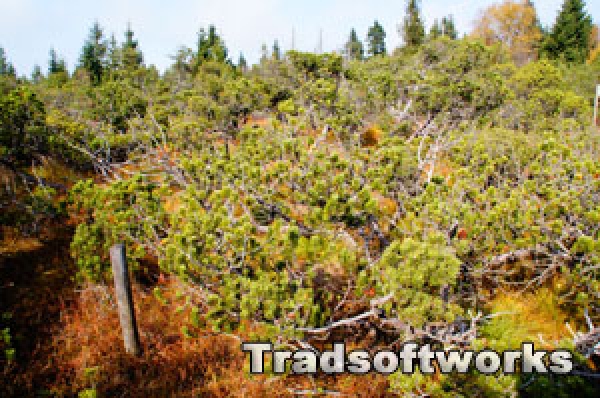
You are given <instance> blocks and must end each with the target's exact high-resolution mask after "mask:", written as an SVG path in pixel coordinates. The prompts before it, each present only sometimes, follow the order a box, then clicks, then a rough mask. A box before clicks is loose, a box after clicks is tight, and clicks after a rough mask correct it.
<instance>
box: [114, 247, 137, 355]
mask: <svg viewBox="0 0 600 398" xmlns="http://www.w3.org/2000/svg"><path fill="white" fill-rule="evenodd" d="M110 263H111V265H112V271H113V277H114V280H115V293H116V296H117V305H118V308H119V320H120V322H121V331H122V332H123V342H124V343H125V351H127V352H128V353H130V354H133V355H135V356H140V355H141V353H142V348H141V345H140V337H139V335H138V329H137V324H136V321H135V311H134V308H133V295H132V294H131V283H130V281H129V270H128V269H127V260H126V256H125V245H124V244H122V243H119V244H116V245H113V246H112V247H111V248H110Z"/></svg>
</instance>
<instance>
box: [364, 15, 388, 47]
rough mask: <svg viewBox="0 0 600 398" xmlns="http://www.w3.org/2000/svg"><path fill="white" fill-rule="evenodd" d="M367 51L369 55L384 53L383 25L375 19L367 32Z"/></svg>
mask: <svg viewBox="0 0 600 398" xmlns="http://www.w3.org/2000/svg"><path fill="white" fill-rule="evenodd" d="M367 43H368V47H369V48H368V53H369V55H371V56H374V55H385V54H386V49H385V30H383V26H381V24H380V23H379V22H378V21H377V20H376V21H375V23H374V24H373V26H371V27H370V28H369V31H368V32H367Z"/></svg>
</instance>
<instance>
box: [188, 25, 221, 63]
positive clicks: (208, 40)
mask: <svg viewBox="0 0 600 398" xmlns="http://www.w3.org/2000/svg"><path fill="white" fill-rule="evenodd" d="M196 49H197V51H196V54H195V69H196V70H197V69H198V67H199V66H200V65H201V64H202V63H204V62H205V61H216V62H227V47H225V42H224V41H223V39H222V38H221V37H220V36H219V34H218V33H217V28H216V27H215V26H214V25H210V26H209V27H208V31H205V30H204V29H200V31H199V32H198V42H197V45H196Z"/></svg>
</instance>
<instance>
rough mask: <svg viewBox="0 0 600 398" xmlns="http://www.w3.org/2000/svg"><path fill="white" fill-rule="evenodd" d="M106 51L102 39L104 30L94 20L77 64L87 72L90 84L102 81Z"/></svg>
mask: <svg viewBox="0 0 600 398" xmlns="http://www.w3.org/2000/svg"><path fill="white" fill-rule="evenodd" d="M106 52H107V43H106V41H105V40H104V32H103V31H102V28H101V27H100V25H99V24H98V22H97V21H96V22H94V25H93V26H92V29H91V30H90V34H89V36H88V39H87V40H86V42H85V44H84V46H83V49H82V51H81V57H80V59H79V66H80V67H81V68H83V69H85V70H86V71H87V72H88V73H89V75H90V80H91V82H92V84H99V83H100V82H101V81H102V76H103V74H104V72H105V68H106Z"/></svg>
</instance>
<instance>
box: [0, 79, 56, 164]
mask: <svg viewBox="0 0 600 398" xmlns="http://www.w3.org/2000/svg"><path fill="white" fill-rule="evenodd" d="M44 118H45V110H44V104H43V103H42V102H41V101H40V100H39V99H38V98H37V96H36V95H35V93H34V92H33V90H32V89H31V88H30V87H27V86H20V87H18V88H16V89H14V90H12V91H10V92H9V93H7V94H3V93H0V156H1V159H2V161H3V162H10V163H12V164H21V163H23V162H28V161H30V159H31V156H32V155H33V154H34V153H40V152H44V151H45V150H47V145H48V136H47V133H46V125H45V121H44Z"/></svg>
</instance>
